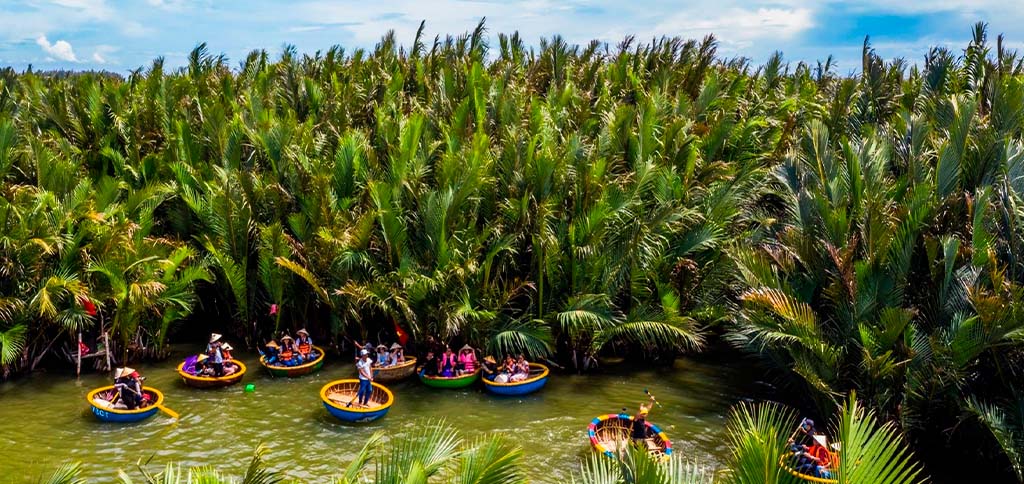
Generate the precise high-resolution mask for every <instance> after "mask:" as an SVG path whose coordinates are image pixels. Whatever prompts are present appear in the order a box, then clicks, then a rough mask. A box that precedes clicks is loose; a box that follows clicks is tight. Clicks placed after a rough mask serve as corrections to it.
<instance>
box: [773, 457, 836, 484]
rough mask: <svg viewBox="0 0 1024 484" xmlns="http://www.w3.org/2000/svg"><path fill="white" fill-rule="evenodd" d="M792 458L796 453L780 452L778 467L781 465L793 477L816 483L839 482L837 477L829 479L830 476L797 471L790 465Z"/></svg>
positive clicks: (832, 483) (830, 483)
mask: <svg viewBox="0 0 1024 484" xmlns="http://www.w3.org/2000/svg"><path fill="white" fill-rule="evenodd" d="M794 460H796V454H793V453H792V452H790V453H786V454H782V457H779V467H781V468H782V469H783V470H785V471H786V472H788V473H790V475H792V476H793V477H796V478H797V479H800V480H802V481H806V482H815V483H818V484H838V483H839V480H838V479H830V478H826V477H815V476H812V475H808V474H803V473H801V472H799V471H797V470H796V469H794V468H793V466H792V465H790V464H791V463H792V462H793V461H794Z"/></svg>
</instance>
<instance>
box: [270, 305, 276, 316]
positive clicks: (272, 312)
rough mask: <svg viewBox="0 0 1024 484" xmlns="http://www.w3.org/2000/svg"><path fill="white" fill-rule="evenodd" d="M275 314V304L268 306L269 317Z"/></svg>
mask: <svg viewBox="0 0 1024 484" xmlns="http://www.w3.org/2000/svg"><path fill="white" fill-rule="evenodd" d="M275 314H277V304H271V305H270V315H271V316H273V315H275Z"/></svg>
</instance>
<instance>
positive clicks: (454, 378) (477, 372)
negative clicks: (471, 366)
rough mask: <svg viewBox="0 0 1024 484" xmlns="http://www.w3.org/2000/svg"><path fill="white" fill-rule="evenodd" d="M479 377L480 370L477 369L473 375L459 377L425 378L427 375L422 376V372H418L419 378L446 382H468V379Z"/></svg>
mask: <svg viewBox="0 0 1024 484" xmlns="http://www.w3.org/2000/svg"><path fill="white" fill-rule="evenodd" d="M479 375H480V369H479V368H477V369H476V371H474V372H473V373H470V374H468V375H459V376H427V375H424V374H423V370H420V378H423V379H425V380H447V381H452V380H468V379H470V378H475V377H477V376H479Z"/></svg>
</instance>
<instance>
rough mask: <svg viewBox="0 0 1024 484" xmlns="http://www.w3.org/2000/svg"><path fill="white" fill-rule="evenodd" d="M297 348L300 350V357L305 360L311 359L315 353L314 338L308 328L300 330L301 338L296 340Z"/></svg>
mask: <svg viewBox="0 0 1024 484" xmlns="http://www.w3.org/2000/svg"><path fill="white" fill-rule="evenodd" d="M295 349H296V350H297V351H298V352H299V358H301V359H302V360H304V361H311V360H312V359H313V358H314V355H313V340H312V339H310V337H309V332H308V331H306V328H302V329H300V330H299V339H297V340H295Z"/></svg>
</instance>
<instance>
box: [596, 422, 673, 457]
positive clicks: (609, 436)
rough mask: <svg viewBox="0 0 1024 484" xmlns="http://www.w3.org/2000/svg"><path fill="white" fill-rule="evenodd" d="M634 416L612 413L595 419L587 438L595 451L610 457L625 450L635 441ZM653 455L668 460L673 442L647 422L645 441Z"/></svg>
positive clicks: (656, 427) (655, 426)
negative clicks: (633, 437) (633, 434)
mask: <svg viewBox="0 0 1024 484" xmlns="http://www.w3.org/2000/svg"><path fill="white" fill-rule="evenodd" d="M632 430H633V416H632V415H628V414H624V413H618V414H615V413H610V414H608V415H601V416H599V417H595V418H594V420H591V421H590V425H589V426H587V437H588V438H589V439H590V445H591V446H593V447H594V450H596V451H598V452H601V453H602V454H604V455H607V456H609V457H614V456H615V454H616V453H617V452H619V451H622V450H625V448H626V447H628V446H629V444H630V442H632V441H633V439H632V438H631V436H632V433H633V432H632ZM643 443H644V445H646V446H647V451H648V452H650V453H651V454H652V455H656V456H662V457H663V458H666V459H667V458H668V457H670V456H671V455H672V441H670V440H669V439H668V436H667V435H665V432H663V431H662V430H661V429H660V428H658V426H657V425H654V424H652V423H650V422H647V438H646V439H644V441H643Z"/></svg>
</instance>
